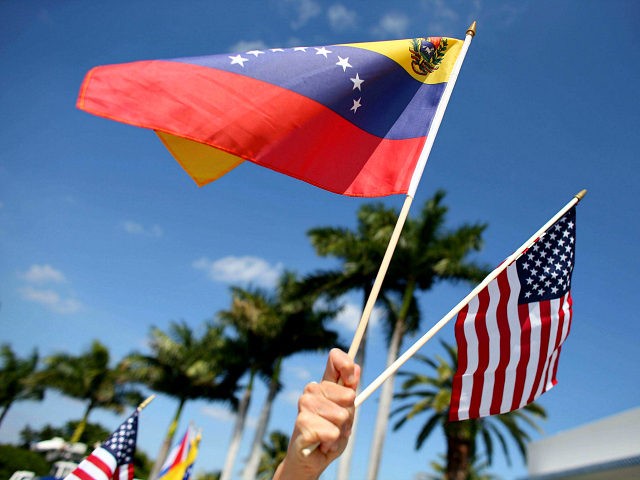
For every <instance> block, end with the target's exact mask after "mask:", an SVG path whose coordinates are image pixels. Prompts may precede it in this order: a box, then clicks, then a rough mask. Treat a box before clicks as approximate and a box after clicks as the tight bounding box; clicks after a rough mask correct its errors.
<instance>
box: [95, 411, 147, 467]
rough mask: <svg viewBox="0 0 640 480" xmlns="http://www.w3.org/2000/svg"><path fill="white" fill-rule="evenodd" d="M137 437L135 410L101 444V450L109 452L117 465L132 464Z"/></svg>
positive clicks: (136, 415)
mask: <svg viewBox="0 0 640 480" xmlns="http://www.w3.org/2000/svg"><path fill="white" fill-rule="evenodd" d="M137 435H138V411H137V410H136V411H135V412H134V413H133V414H132V415H131V416H130V417H129V418H128V419H127V420H125V421H124V422H123V423H122V425H120V427H119V428H118V429H117V430H116V431H115V432H113V433H112V434H111V436H110V437H109V438H108V439H107V440H106V441H105V442H104V443H103V444H102V448H104V449H106V450H108V451H109V452H111V454H112V455H113V456H114V457H115V458H116V461H117V462H118V465H126V464H128V463H131V462H133V454H134V453H135V451H136V438H137Z"/></svg>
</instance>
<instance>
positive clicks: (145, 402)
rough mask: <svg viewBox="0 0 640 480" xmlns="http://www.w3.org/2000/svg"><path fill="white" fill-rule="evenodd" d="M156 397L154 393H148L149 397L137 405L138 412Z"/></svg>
mask: <svg viewBox="0 0 640 480" xmlns="http://www.w3.org/2000/svg"><path fill="white" fill-rule="evenodd" d="M154 398H156V396H155V394H154V395H150V396H149V397H147V398H146V399H145V400H144V401H143V402H142V403H141V404H140V405H138V408H137V410H138V412H141V411H142V410H144V408H145V407H146V406H147V405H149V404H150V403H151V402H152V401H153V399H154Z"/></svg>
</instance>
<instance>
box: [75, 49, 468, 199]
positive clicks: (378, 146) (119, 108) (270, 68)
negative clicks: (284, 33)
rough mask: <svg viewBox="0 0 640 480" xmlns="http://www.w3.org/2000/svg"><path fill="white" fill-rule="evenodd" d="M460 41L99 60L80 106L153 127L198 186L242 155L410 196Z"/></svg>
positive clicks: (334, 186)
mask: <svg viewBox="0 0 640 480" xmlns="http://www.w3.org/2000/svg"><path fill="white" fill-rule="evenodd" d="M462 44H463V42H462V41H461V40H456V39H452V38H444V37H428V38H420V39H407V40H393V41H383V42H369V43H354V44H344V45H331V46H320V47H294V48H285V49H281V48H274V49H264V50H252V51H248V52H242V53H235V54H224V55H211V56H200V57H190V58H179V59H172V60H151V61H138V62H132V63H125V64H116V65H107V66H100V67H96V68H94V69H92V70H91V71H90V72H89V73H88V74H87V75H86V78H85V80H84V82H83V84H82V87H81V90H80V94H79V98H78V102H77V106H78V107H79V108H80V109H82V110H85V111H87V112H89V113H92V114H95V115H99V116H102V117H106V118H110V119H113V120H116V121H120V122H124V123H128V124H131V125H136V126H139V127H144V128H149V129H152V130H154V131H155V132H156V133H157V134H158V136H159V137H160V139H161V140H162V141H163V142H164V144H165V145H166V147H167V148H168V149H169V151H170V152H171V153H172V155H173V156H174V157H175V158H176V159H177V160H178V162H179V163H180V164H181V165H182V166H183V168H184V169H185V170H186V171H187V172H188V173H189V174H190V175H191V177H192V178H193V179H194V180H195V182H196V183H197V184H198V185H204V184H206V183H209V182H211V181H214V180H216V179H218V178H219V177H221V176H222V175H224V174H225V173H227V172H228V171H230V170H231V169H233V168H235V167H236V166H238V165H239V164H240V163H242V162H243V161H245V160H248V161H251V162H253V163H256V164H258V165H262V166H264V167H267V168H270V169H272V170H275V171H277V172H280V173H283V174H285V175H289V176H292V177H295V178H297V179H300V180H302V181H305V182H308V183H310V184H313V185H315V186H317V187H320V188H323V189H325V190H329V191H331V192H335V193H339V194H343V195H351V196H365V197H375V196H384V195H392V194H396V193H406V192H407V190H408V187H409V183H410V180H411V175H412V173H413V170H414V167H415V165H416V161H417V159H418V156H419V154H420V151H421V149H422V146H423V145H424V143H425V139H426V135H427V133H428V131H429V127H430V125H431V122H432V120H433V117H434V115H435V112H436V108H437V106H438V104H439V102H440V99H441V98H442V94H443V92H444V89H445V86H446V82H447V81H448V79H449V75H450V74H451V71H452V69H453V66H454V63H455V61H456V59H457V57H458V54H459V53H460V51H461V48H462Z"/></svg>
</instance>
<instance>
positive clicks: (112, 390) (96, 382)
mask: <svg viewBox="0 0 640 480" xmlns="http://www.w3.org/2000/svg"><path fill="white" fill-rule="evenodd" d="M109 357H110V355H109V350H108V349H107V347H106V346H104V345H103V344H102V343H100V342H99V341H98V340H94V341H93V343H92V344H91V347H90V348H89V350H87V351H86V352H84V353H82V354H80V355H78V356H73V355H70V354H68V353H58V354H54V355H51V356H49V357H47V358H45V359H44V364H45V366H44V368H43V370H42V371H41V372H39V373H38V374H37V375H36V376H37V378H38V380H39V381H40V382H41V383H42V384H43V385H44V386H45V387H48V388H53V389H56V390H59V391H60V392H61V393H63V394H64V395H67V396H69V397H73V398H77V399H79V400H83V401H85V402H87V406H86V407H85V411H84V414H83V416H82V419H81V420H80V422H79V423H78V426H77V427H76V429H75V431H74V432H73V435H71V439H70V440H69V441H70V442H71V443H74V442H77V441H78V440H79V439H80V436H81V435H82V432H83V431H84V429H85V426H86V425H87V421H88V419H89V414H90V413H91V412H92V411H93V410H94V409H95V408H105V409H108V410H113V411H114V412H116V413H122V412H123V411H124V407H125V406H126V405H131V406H135V405H137V404H139V403H140V402H141V401H142V395H141V394H140V392H139V391H138V390H136V389H132V388H129V387H127V386H126V384H125V379H124V378H123V377H122V376H121V375H120V372H119V371H118V369H116V368H111V367H110V366H109V363H110V358H109Z"/></svg>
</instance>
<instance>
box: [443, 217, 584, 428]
mask: <svg viewBox="0 0 640 480" xmlns="http://www.w3.org/2000/svg"><path fill="white" fill-rule="evenodd" d="M575 219H576V212H575V207H573V208H571V209H570V210H569V211H568V212H567V213H566V214H564V215H563V216H562V217H561V218H560V219H559V220H558V221H557V222H555V223H554V224H553V225H552V226H551V227H549V229H547V230H546V232H544V233H543V234H542V235H541V236H540V237H539V238H538V239H537V240H536V242H535V243H534V244H533V245H531V246H530V247H529V248H528V249H527V250H526V251H525V252H523V253H522V255H521V256H520V257H519V258H518V259H517V260H516V261H515V262H513V263H512V264H511V265H509V266H508V267H507V268H506V269H505V270H504V271H503V272H501V273H500V274H499V275H498V276H497V277H496V278H495V279H494V280H493V281H492V282H490V283H489V284H488V285H487V286H486V287H485V288H484V289H483V290H481V291H480V293H479V294H478V295H477V296H476V297H474V298H473V299H472V300H471V301H470V302H469V304H467V306H465V307H464V308H463V309H462V310H461V311H460V313H459V314H458V317H457V319H456V325H455V335H456V342H457V345H458V368H457V371H456V373H455V375H454V378H453V386H452V395H451V405H450V411H449V418H450V419H451V420H454V421H456V420H465V419H469V418H480V417H484V416H488V415H494V414H499V413H505V412H509V411H512V410H516V409H518V408H521V407H523V406H525V405H527V404H529V403H531V402H533V401H534V400H536V399H537V398H538V397H539V396H540V395H541V394H542V393H544V392H546V391H548V390H549V389H551V388H552V387H553V386H554V385H556V383H557V379H556V374H557V369H558V361H559V356H560V351H561V347H562V344H563V342H564V341H565V339H566V338H567V335H568V334H569V329H570V326H571V316H572V299H571V275H572V272H573V266H574V260H575V238H576V236H575V230H576V225H575V224H576V221H575Z"/></svg>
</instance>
